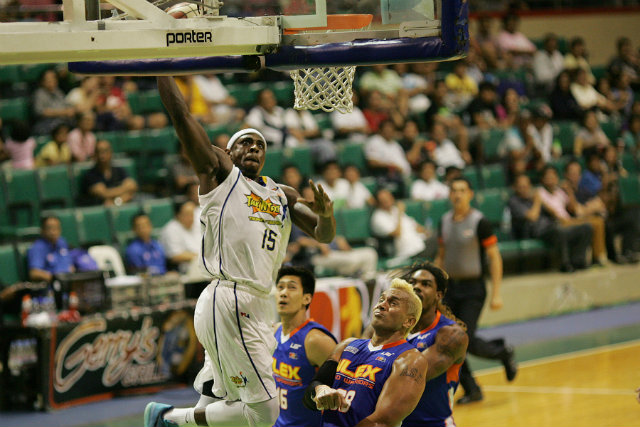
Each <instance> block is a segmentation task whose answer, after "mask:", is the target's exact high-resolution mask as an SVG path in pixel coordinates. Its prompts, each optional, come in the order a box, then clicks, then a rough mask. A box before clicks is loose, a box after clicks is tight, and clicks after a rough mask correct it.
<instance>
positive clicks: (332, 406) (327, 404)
mask: <svg viewBox="0 0 640 427" xmlns="http://www.w3.org/2000/svg"><path fill="white" fill-rule="evenodd" d="M314 400H315V401H316V406H317V407H318V410H320V411H324V410H330V411H337V410H339V409H341V408H343V409H347V408H348V407H349V404H348V403H347V401H346V399H345V398H344V395H343V394H342V393H340V392H339V391H338V390H336V389H333V388H331V387H329V386H327V385H319V386H318V387H316V397H315V399H314Z"/></svg>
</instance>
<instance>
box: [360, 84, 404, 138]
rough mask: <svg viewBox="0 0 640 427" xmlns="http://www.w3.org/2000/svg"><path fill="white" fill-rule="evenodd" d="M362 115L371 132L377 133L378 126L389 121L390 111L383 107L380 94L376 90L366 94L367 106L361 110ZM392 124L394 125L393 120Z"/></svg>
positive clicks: (385, 106)
mask: <svg viewBox="0 0 640 427" xmlns="http://www.w3.org/2000/svg"><path fill="white" fill-rule="evenodd" d="M362 114H364V117H365V118H366V119H367V124H368V125H369V129H370V130H371V132H378V131H379V130H380V124H381V123H382V122H383V121H385V120H389V119H391V114H390V109H389V107H388V106H387V105H385V102H384V100H383V98H382V94H381V93H380V92H379V91H377V90H373V91H371V92H369V93H368V94H367V105H366V107H365V108H364V110H362ZM394 123H396V121H395V120H394Z"/></svg>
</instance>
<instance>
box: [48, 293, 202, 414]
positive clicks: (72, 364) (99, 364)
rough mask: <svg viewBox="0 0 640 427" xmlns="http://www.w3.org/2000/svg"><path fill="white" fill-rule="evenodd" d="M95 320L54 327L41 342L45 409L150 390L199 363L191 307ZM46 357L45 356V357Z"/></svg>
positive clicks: (175, 379) (180, 378)
mask: <svg viewBox="0 0 640 427" xmlns="http://www.w3.org/2000/svg"><path fill="white" fill-rule="evenodd" d="M178 306H179V307H178V308H177V309H173V310H163V311H159V310H157V311H151V310H146V312H140V313H139V314H136V315H134V314H132V313H131V312H128V313H125V314H124V315H123V316H111V318H109V317H105V316H94V317H91V318H88V319H85V320H83V321H82V322H80V323H77V324H62V325H59V326H58V327H55V328H52V329H51V330H50V331H51V334H50V338H49V340H48V342H47V340H46V339H45V341H44V343H43V344H44V345H43V346H42V347H43V350H44V351H43V353H45V354H43V356H45V358H47V359H48V360H47V364H46V365H45V366H49V368H48V369H47V371H48V372H47V373H48V378H47V379H46V381H44V385H45V387H47V388H48V390H46V391H45V393H44V395H45V396H47V399H45V401H46V403H45V404H46V406H48V407H50V408H59V407H64V406H69V405H74V404H79V403H86V402H89V401H93V400H98V399H104V398H110V397H113V396H114V395H117V394H122V393H129V392H144V391H154V390H156V389H159V388H162V387H163V386H167V385H170V384H175V383H177V382H179V381H185V380H186V376H187V374H188V373H189V372H193V370H194V369H195V370H196V372H197V369H198V368H199V367H200V366H201V364H202V354H201V347H200V346H199V344H198V340H197V338H196V335H195V331H194V328H193V307H192V306H191V305H190V304H189V303H186V304H178ZM47 353H48V354H47Z"/></svg>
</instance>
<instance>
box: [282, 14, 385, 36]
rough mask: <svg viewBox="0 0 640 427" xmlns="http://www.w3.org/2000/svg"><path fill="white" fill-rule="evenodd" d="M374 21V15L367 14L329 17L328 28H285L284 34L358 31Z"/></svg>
mask: <svg viewBox="0 0 640 427" xmlns="http://www.w3.org/2000/svg"><path fill="white" fill-rule="evenodd" d="M372 20H373V15H370V14H365V13H360V14H355V13H351V14H341V15H327V26H326V27H304V28H285V29H284V34H296V33H299V32H300V31H322V30H325V31H326V30H358V29H360V28H364V27H366V26H368V25H369V24H371V21H372Z"/></svg>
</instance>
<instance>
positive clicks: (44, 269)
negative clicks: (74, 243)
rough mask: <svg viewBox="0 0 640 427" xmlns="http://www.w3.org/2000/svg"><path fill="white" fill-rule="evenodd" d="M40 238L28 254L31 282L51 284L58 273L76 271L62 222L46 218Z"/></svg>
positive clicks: (54, 218)
mask: <svg viewBox="0 0 640 427" xmlns="http://www.w3.org/2000/svg"><path fill="white" fill-rule="evenodd" d="M40 232H41V235H40V238H39V239H38V240H36V241H35V242H34V243H33V245H32V246H31V247H30V248H29V251H28V252H27V265H28V267H29V280H31V281H33V282H36V281H45V282H50V281H51V279H52V278H53V275H54V274H56V273H71V272H73V271H74V267H73V259H72V257H71V254H70V252H69V247H68V246H67V241H66V240H65V239H64V237H62V236H61V234H62V227H61V225H60V220H59V219H58V217H55V216H46V217H44V218H42V220H41V221H40Z"/></svg>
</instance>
